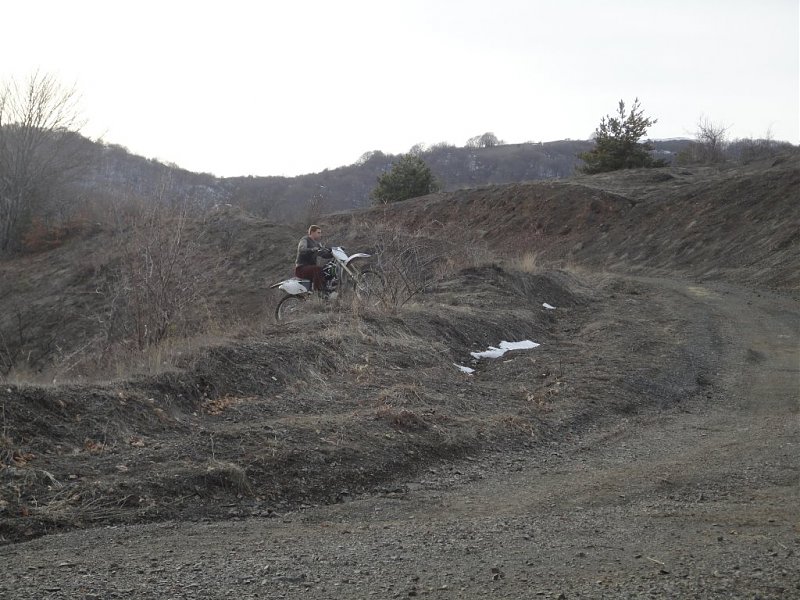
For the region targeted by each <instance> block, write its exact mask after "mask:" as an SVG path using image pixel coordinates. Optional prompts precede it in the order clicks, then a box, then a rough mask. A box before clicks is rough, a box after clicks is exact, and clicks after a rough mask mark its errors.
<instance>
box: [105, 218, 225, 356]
mask: <svg viewBox="0 0 800 600" xmlns="http://www.w3.org/2000/svg"><path fill="white" fill-rule="evenodd" d="M193 216H194V217H195V218H192V217H193ZM203 235H204V227H203V221H202V215H191V214H190V210H189V207H188V206H187V205H186V204H182V205H178V206H175V207H170V206H166V205H164V204H159V203H151V204H149V205H142V206H141V210H140V211H139V212H137V213H133V214H131V215H130V216H129V217H128V222H127V230H126V231H125V235H124V236H122V241H121V248H120V249H119V252H120V256H121V260H120V264H119V268H118V269H117V271H116V273H115V274H114V275H113V276H112V277H111V278H110V279H109V281H108V282H107V285H106V286H105V287H104V289H103V293H104V294H105V295H106V300H107V302H106V315H105V320H104V322H105V323H106V340H107V342H108V343H114V342H116V341H118V340H120V339H123V340H127V341H130V342H132V343H133V344H135V347H136V348H137V349H139V350H141V349H144V348H146V347H151V346H154V345H156V344H158V343H159V342H161V341H162V340H163V339H164V338H165V337H167V336H168V335H171V334H175V335H180V334H183V333H185V331H186V330H187V326H188V325H190V324H191V323H193V322H195V321H196V320H197V319H198V318H199V317H198V315H200V314H202V312H203V306H204V305H205V293H204V290H205V287H206V285H207V283H208V282H209V281H210V280H211V279H212V278H213V277H214V273H215V271H217V270H218V269H219V268H220V266H221V259H220V258H213V257H212V258H210V259H209V257H207V256H205V255H204V252H205V250H204V249H203V248H202V247H201V245H200V240H201V239H202V237H203Z"/></svg>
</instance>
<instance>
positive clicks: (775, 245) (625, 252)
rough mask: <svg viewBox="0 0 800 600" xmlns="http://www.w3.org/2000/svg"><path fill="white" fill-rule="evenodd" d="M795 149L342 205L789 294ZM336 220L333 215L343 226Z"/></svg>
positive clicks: (453, 231)
mask: <svg viewBox="0 0 800 600" xmlns="http://www.w3.org/2000/svg"><path fill="white" fill-rule="evenodd" d="M799 193H800V155H798V154H797V152H794V153H790V154H788V155H786V156H783V157H779V158H776V159H772V160H770V161H768V162H762V163H758V164H754V165H749V166H746V167H728V168H710V167H698V168H679V167H670V168H663V169H649V170H632V171H622V172H614V173H610V174H602V175H593V176H582V177H576V178H574V179H571V180H564V181H557V182H533V183H529V184H510V185H503V186H488V187H482V188H476V189H467V190H462V191H458V192H454V193H448V194H434V195H431V196H426V197H424V198H419V199H414V200H408V201H406V202H400V203H397V204H394V205H391V206H387V207H384V208H381V209H380V210H379V211H376V210H375V209H373V212H371V213H370V212H367V213H355V214H353V215H345V216H342V217H341V218H342V220H343V222H344V224H352V223H358V222H360V221H365V220H370V219H371V218H372V217H371V216H370V215H377V214H380V217H381V219H384V220H385V221H386V222H388V223H390V224H391V226H393V227H396V228H398V229H408V230H412V231H418V232H426V234H428V235H431V236H444V237H447V238H450V239H452V238H453V237H454V236H457V237H458V239H460V240H461V242H462V243H463V244H465V245H469V244H483V245H486V246H488V247H489V248H491V249H492V250H495V251H499V252H501V253H503V254H506V255H516V256H523V255H525V254H532V255H536V256H538V258H539V259H540V260H542V261H545V262H547V264H551V265H552V264H559V265H567V266H582V267H588V268H591V269H593V270H596V269H607V270H612V271H613V270H631V269H634V270H640V271H642V272H645V271H648V272H651V273H658V272H662V273H667V272H670V273H676V272H677V273H681V274H683V275H685V276H690V277H696V278H700V279H707V280H722V281H729V282H737V283H742V282H745V283H748V284H750V285H752V286H758V287H766V288H768V289H772V290H775V291H779V292H783V293H790V294H793V295H795V296H796V295H797V294H798V293H800V236H799V234H798V231H800V203H798V201H797V198H798V194H799ZM344 226H345V225H343V228H344Z"/></svg>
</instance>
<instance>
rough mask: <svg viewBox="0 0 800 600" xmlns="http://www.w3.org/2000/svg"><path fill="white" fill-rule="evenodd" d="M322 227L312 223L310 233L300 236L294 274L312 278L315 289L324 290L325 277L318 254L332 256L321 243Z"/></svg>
mask: <svg viewBox="0 0 800 600" xmlns="http://www.w3.org/2000/svg"><path fill="white" fill-rule="evenodd" d="M321 238H322V227H320V226H319V225H312V226H311V227H309V228H308V235H304V236H303V237H302V238H300V243H299V244H297V260H295V266H294V275H295V277H299V278H300V279H310V280H311V282H312V285H313V289H315V290H318V291H319V290H322V288H323V286H324V281H325V280H324V277H323V275H322V267H320V266H319V265H318V264H317V256H321V257H322V258H331V257H332V256H333V254H331V251H330V250H329V249H328V248H326V247H325V246H323V245H322V244H321V243H320V241H319V240H320V239H321Z"/></svg>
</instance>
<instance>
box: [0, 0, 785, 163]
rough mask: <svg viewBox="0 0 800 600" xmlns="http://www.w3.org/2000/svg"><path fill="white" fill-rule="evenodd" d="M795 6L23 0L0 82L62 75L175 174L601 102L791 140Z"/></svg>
mask: <svg viewBox="0 0 800 600" xmlns="http://www.w3.org/2000/svg"><path fill="white" fill-rule="evenodd" d="M798 12H799V11H798V0H760V1H755V0H670V1H663V2H655V1H652V2H650V1H643V0H595V1H590V0H546V1H545V0H492V1H491V2H489V1H487V0H475V1H473V0H427V1H426V0H402V1H400V0H392V1H383V0H291V1H290V0H280V1H272V0H262V1H256V0H253V1H245V0H224V1H223V0H219V1H207V0H192V1H176V0H153V1H151V0H136V1H132V0H115V1H113V2H112V1H109V0H96V1H95V0H71V1H69V2H67V1H64V0H25V1H24V2H23V1H14V2H11V1H9V2H6V3H4V6H3V8H2V11H0V14H1V15H2V20H3V28H2V29H3V31H2V34H0V78H2V80H3V81H8V80H9V78H11V77H14V78H17V79H24V78H26V77H27V76H29V75H30V73H32V72H34V71H35V70H37V69H38V70H39V71H41V72H46V73H50V74H54V75H55V76H57V78H58V79H59V80H60V81H61V82H62V83H64V84H65V85H69V86H72V85H75V87H76V89H77V90H78V92H79V93H80V96H81V98H82V102H81V106H82V114H83V116H84V117H85V119H86V120H87V125H86V127H85V128H84V130H83V132H84V134H86V135H89V136H90V137H92V138H99V137H102V138H103V140H104V141H106V142H108V143H114V144H120V145H122V146H125V147H127V148H128V149H129V150H130V151H131V152H134V153H136V154H141V155H143V156H146V157H148V158H156V159H158V160H161V161H164V162H172V163H176V164H178V165H179V166H181V167H184V168H186V169H189V170H192V171H198V172H207V173H213V174H215V175H218V176H233V175H287V176H292V175H298V174H302V173H312V172H318V171H321V170H323V169H325V168H336V167H339V166H343V165H348V164H352V163H354V162H355V161H356V160H358V158H359V157H360V156H361V155H362V154H363V153H364V152H367V151H371V150H382V151H384V152H387V153H392V154H398V153H402V152H406V151H408V150H409V149H410V148H411V147H412V146H413V145H414V144H417V143H423V144H429V145H430V144H435V143H439V142H448V143H451V144H454V145H457V146H463V145H464V143H465V142H466V141H467V139H469V138H470V137H473V136H475V135H479V134H482V133H485V132H487V131H491V132H493V133H494V134H495V135H497V137H499V138H500V139H502V140H504V141H506V142H509V143H518V142H526V141H550V140H557V139H564V138H572V139H587V138H589V137H590V136H591V134H592V132H593V131H594V129H595V127H596V126H597V125H598V123H599V121H600V118H601V117H603V116H604V115H606V114H609V113H613V112H614V111H615V110H616V106H617V102H618V101H619V100H620V99H624V100H625V101H626V102H627V103H630V102H632V101H633V99H634V98H635V97H637V96H638V98H639V99H640V101H641V104H642V106H643V108H644V110H645V113H646V114H647V115H648V116H651V117H654V118H657V119H658V123H657V124H656V125H655V126H653V127H652V128H651V129H650V131H649V135H650V137H652V138H668V137H691V136H692V135H693V133H694V132H695V131H696V128H697V123H698V121H699V120H700V118H701V117H706V118H708V119H709V120H710V121H712V122H714V123H716V124H720V125H724V126H728V127H730V129H729V134H730V135H731V137H734V138H736V137H763V136H765V135H766V134H767V132H768V131H770V132H771V135H772V136H773V138H775V139H779V140H786V141H789V142H792V143H793V144H798V143H800V139H798V138H799V136H800V131H799V130H800V125H798V113H800V83H798V78H799V77H800V66H799V63H800V41H799V39H798V38H799V35H800V34H799V33H798V32H799V31H800V16H799V15H798Z"/></svg>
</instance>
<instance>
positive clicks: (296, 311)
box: [275, 294, 310, 323]
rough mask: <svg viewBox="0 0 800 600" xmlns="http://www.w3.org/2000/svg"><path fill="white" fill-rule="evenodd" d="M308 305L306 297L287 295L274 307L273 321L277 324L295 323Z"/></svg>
mask: <svg viewBox="0 0 800 600" xmlns="http://www.w3.org/2000/svg"><path fill="white" fill-rule="evenodd" d="M309 303H310V300H309V298H308V297H307V296H306V295H302V296H301V295H293V294H287V295H286V296H284V297H283V298H281V299H280V300H279V301H278V304H277V305H276V306H275V320H276V321H277V322H278V323H291V322H292V321H296V320H297V319H298V318H299V317H300V316H302V315H303V314H304V313H305V312H306V311H307V310H308V305H309Z"/></svg>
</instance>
